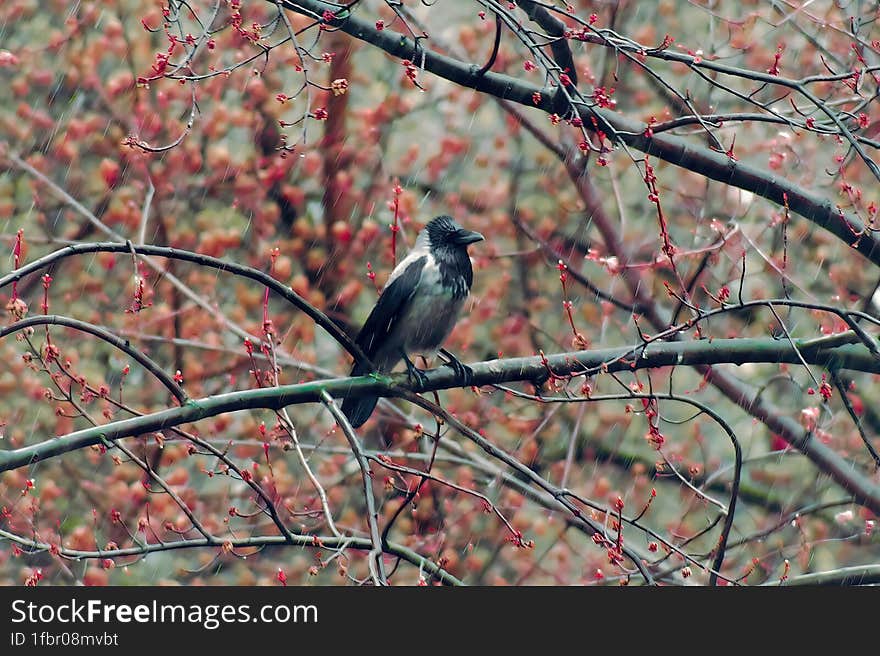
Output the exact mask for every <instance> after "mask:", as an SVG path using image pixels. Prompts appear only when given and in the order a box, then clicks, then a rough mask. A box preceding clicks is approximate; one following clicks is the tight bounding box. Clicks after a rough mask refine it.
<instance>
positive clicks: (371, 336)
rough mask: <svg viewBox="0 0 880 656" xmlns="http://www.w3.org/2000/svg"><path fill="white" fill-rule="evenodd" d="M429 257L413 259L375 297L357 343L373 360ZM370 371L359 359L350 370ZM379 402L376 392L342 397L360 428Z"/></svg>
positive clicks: (359, 373) (350, 418) (357, 373)
mask: <svg viewBox="0 0 880 656" xmlns="http://www.w3.org/2000/svg"><path fill="white" fill-rule="evenodd" d="M427 261H428V257H427V256H426V255H423V256H422V257H420V258H418V259H416V260H414V261H412V262H410V263H409V264H408V265H407V266H406V269H404V270H403V273H401V274H400V275H399V276H397V277H396V278H395V279H394V280H392V281H391V284H390V285H388V286H387V287H385V289H384V290H382V295H381V296H379V300H378V301H376V305H375V306H374V307H373V311H372V312H370V316H369V317H367V320H366V321H365V322H364V327H363V328H361V331H360V332H359V333H358V336H357V339H356V340H355V341H356V342H357V345H358V346H360V347H361V350H362V351H363V352H364V353H365V354H366V355H367V357H369V358H370V359H371V360H372V359H373V358H374V357H375V356H376V353H377V352H378V351H379V349H380V348H382V346H383V345H384V344H385V341H386V340H387V339H388V336H389V334H390V333H391V328H392V326H393V325H394V322H395V321H397V319H398V317H400V316H401V314H402V313H403V312H404V310H405V309H406V305H407V303H408V302H409V299H410V298H411V297H412V295H413V294H414V293H415V291H416V289H418V286H419V279H420V278H421V277H422V269H424V268H425V262H427ZM368 373H370V368H369V367H368V366H367V365H365V364H363V363H360V362H355V364H354V367H353V368H352V370H351V375H352V376H363V375H365V374H368ZM378 402H379V397H377V396H361V397H359V398H354V397H347V398H345V399H343V401H342V412H344V413H345V416H346V417H348V421H349V423H350V424H351V425H352V426H353V427H354V428H357V427H358V426H361V425H362V424H363V423H364V422H365V421H367V419H369V418H370V415H371V414H373V408H375V407H376V403H378Z"/></svg>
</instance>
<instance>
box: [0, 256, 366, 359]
mask: <svg viewBox="0 0 880 656" xmlns="http://www.w3.org/2000/svg"><path fill="white" fill-rule="evenodd" d="M86 253H136V254H138V255H153V256H156V257H165V258H168V259H172V260H182V261H184V262H192V263H194V264H199V265H201V266H207V267H211V268H212V269H217V270H219V271H225V272H227V273H232V274H235V275H237V276H241V277H243V278H248V279H250V280H253V281H255V282H258V283H260V284H262V285H265V286H266V287H268V288H269V289H271V290H272V291H273V292H275V293H276V294H278V295H279V296H281V297H282V298H283V299H284V300H286V301H288V302H289V303H291V304H292V305H294V306H295V307H297V308H298V309H300V310H302V312H303V313H305V314H306V315H308V316H309V317H310V318H311V319H312V320H313V321H314V322H315V323H316V324H318V325H319V326H321V328H323V329H324V330H326V331H327V332H328V333H329V334H330V336H331V337H333V339H335V340H336V341H337V342H339V344H340V345H341V346H342V347H343V348H344V349H345V350H346V351H348V352H349V353H350V354H351V355H352V356H354V358H355V359H356V360H358V361H366V362H369V359H368V358H367V357H366V355H364V352H363V351H362V350H361V349H360V347H358V345H357V344H355V343H354V340H352V339H351V338H350V337H349V336H348V335H347V334H346V333H345V331H343V330H342V328H340V327H339V326H338V325H337V324H336V323H335V322H334V321H333V320H332V319H331V318H330V317H328V316H327V315H326V314H324V313H323V312H321V311H320V310H319V309H318V308H316V307H315V306H313V305H312V304H311V303H309V302H308V301H307V300H306V299H304V298H303V297H302V296H300V295H299V294H297V293H296V292H295V291H293V289H291V288H290V287H288V286H287V285H284V284H282V283H281V282H279V281H278V280H276V279H275V278H273V277H272V276H270V275H269V274H267V273H263V272H262V271H259V270H258V269H254V268H252V267H249V266H245V265H243V264H236V263H235V262H229V261H226V260H221V259H219V258H216V257H211V256H210V255H202V254H200V253H193V252H191V251H185V250H181V249H179V248H171V247H167V246H151V245H135V244H132V243H131V242H128V243H118V242H95V243H91V244H71V245H69V246H66V247H64V248H61V249H59V250H57V251H54V252H52V253H49V254H48V255H45V256H44V257H41V258H40V259H38V260H34V261H33V262H30V263H28V264H26V265H24V266H22V267H20V268H18V269H16V270H15V271H12V272H11V273H7V274H6V275H5V276H3V277H0V288H3V287H5V286H6V285H9V284H11V283H13V282H17V281H19V280H21V279H22V278H24V277H25V276H27V275H29V274H31V273H34V272H36V271H39V270H41V269H44V268H46V267H48V266H49V265H51V264H54V263H55V262H58V261H61V260H64V259H66V258H68V257H73V256H75V255H84V254H86Z"/></svg>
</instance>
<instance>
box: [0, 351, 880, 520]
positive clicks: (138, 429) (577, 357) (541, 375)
mask: <svg viewBox="0 0 880 656" xmlns="http://www.w3.org/2000/svg"><path fill="white" fill-rule="evenodd" d="M815 344H816V343H815V342H813V345H811V344H810V343H809V342H807V341H800V342H799V341H797V340H796V341H795V346H797V347H798V349H795V348H794V347H793V346H792V344H791V343H790V342H788V341H787V340H773V339H746V338H743V339H716V340H711V341H709V340H700V341H693V342H671V343H667V342H656V343H652V344H647V345H640V346H637V347H634V348H616V349H602V350H596V351H576V352H571V353H560V354H557V355H552V356H535V357H528V358H509V359H504V360H490V361H488V362H481V363H476V364H474V365H473V367H472V368H473V372H474V385H476V386H482V385H493V384H499V383H505V382H514V381H530V382H536V381H543V380H546V379H547V378H548V377H549V376H550V375H551V374H552V375H553V376H556V377H566V376H569V375H580V374H582V373H583V372H586V371H592V372H595V373H599V372H616V371H621V372H622V371H633V370H635V369H646V368H656V367H666V366H676V365H683V366H697V365H713V364H714V365H717V364H724V363H731V364H744V363H760V362H765V363H780V362H787V363H791V364H800V363H801V361H802V360H801V358H803V360H804V361H806V362H807V363H809V364H816V365H820V366H827V367H831V368H835V369H855V370H859V371H867V372H871V373H880V361H878V360H876V359H875V358H874V357H873V355H872V354H871V353H870V351H869V350H868V349H867V348H866V347H864V346H863V345H861V344H846V345H843V346H838V347H835V348H822V347H821V345H820V346H816V345H815ZM820 344H821V342H820ZM798 351H799V353H798ZM426 376H427V383H426V384H425V385H424V386H423V387H421V388H419V389H418V390H416V389H415V388H414V387H413V386H412V385H410V383H409V380H408V377H407V375H406V374H405V373H400V374H394V375H391V376H378V375H376V376H360V377H357V378H336V379H330V380H321V381H315V382H310V383H300V384H297V385H282V386H279V387H273V388H264V389H254V390H244V391H240V392H230V393H227V394H219V395H216V396H211V397H207V398H203V399H199V400H190V401H188V402H187V403H186V404H185V405H183V406H182V407H179V408H171V409H168V410H162V411H159V412H155V413H152V414H148V415H144V416H140V417H132V418H129V419H123V420H120V421H116V422H113V423H110V424H105V425H103V426H97V427H92V428H87V429H84V430H80V431H77V432H74V433H70V434H68V435H65V436H63V437H58V438H55V439H52V440H48V441H45V442H41V443H40V444H36V445H32V446H27V447H22V448H20V449H16V450H10V451H0V472H2V471H7V470H10V469H15V468H18V467H23V466H27V465H29V464H31V463H33V462H37V461H40V460H45V459H47V458H52V457H55V456H59V455H63V454H65V453H68V452H70V451H74V450H76V449H80V448H83V447H87V446H91V445H94V444H98V443H102V442H104V441H113V440H117V439H121V438H124V437H129V436H132V435H140V434H143V433H148V432H153V431H161V430H163V429H167V428H170V427H174V426H180V425H182V424H187V423H191V422H195V421H199V420H201V419H205V418H208V417H214V416H217V415H220V414H223V413H226V412H235V411H240V410H245V409H252V408H269V409H273V410H277V409H279V408H283V407H286V406H289V405H296V404H303V403H318V402H322V394H323V393H324V392H326V393H327V394H329V395H330V396H332V397H333V398H343V397H346V396H365V395H372V396H400V395H401V394H405V393H406V392H411V391H421V392H424V391H433V390H441V389H449V388H452V387H457V386H458V385H459V381H458V378H457V377H456V375H455V372H453V371H452V370H451V369H450V368H449V367H439V368H437V369H432V370H430V371H428V372H426ZM725 392H726V393H728V394H729V395H730V396H731V397H732V398H736V399H739V404H740V405H741V406H742V407H744V408H745V409H747V410H749V411H750V412H753V413H754V412H758V413H759V414H760V415H761V417H760V418H761V419H762V420H765V421H766V423H767V425H768V426H769V427H770V428H771V430H777V429H778V430H783V429H785V430H791V431H795V432H796V434H797V435H800V436H801V437H800V439H797V440H795V441H793V442H792V444H793V445H794V446H795V447H796V448H798V449H799V450H801V451H802V452H803V453H804V454H806V455H807V456H809V457H810V458H811V459H812V460H813V461H814V462H816V463H817V464H819V465H820V466H821V467H822V468H823V471H826V472H828V473H829V475H831V476H832V478H834V480H835V481H836V482H837V483H838V484H839V485H840V486H841V487H843V488H844V489H846V490H847V491H848V492H850V493H851V494H852V495H853V496H854V498H855V500H856V501H857V502H858V503H860V504H863V505H865V506H867V507H869V508H871V509H872V510H874V511H875V512H880V488H878V486H877V485H876V484H875V483H873V482H872V481H871V480H869V479H868V478H867V477H865V476H863V475H862V474H860V473H859V472H858V471H856V470H855V469H854V468H853V465H852V463H850V462H848V461H846V460H844V459H843V458H841V457H840V456H839V455H837V454H836V453H835V452H834V451H833V450H831V449H829V448H828V447H827V446H825V445H824V444H822V443H821V442H819V441H818V440H817V439H815V438H814V437H813V436H812V434H811V433H804V432H803V431H802V430H800V427H799V426H798V424H797V422H795V421H794V420H793V419H790V418H787V417H785V416H784V414H783V413H782V412H781V411H779V410H777V409H776V408H773V407H771V406H769V405H767V404H765V403H763V401H760V400H759V399H757V398H756V397H755V396H754V394H753V393H752V391H751V389H750V388H747V387H746V386H745V385H742V386H741V388H737V389H729V390H725Z"/></svg>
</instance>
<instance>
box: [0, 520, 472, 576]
mask: <svg viewBox="0 0 880 656" xmlns="http://www.w3.org/2000/svg"><path fill="white" fill-rule="evenodd" d="M0 537H2V538H4V539H6V540H10V541H12V542H16V543H17V544H20V545H21V546H22V547H26V548H28V549H30V550H32V551H51V550H53V548H54V547H55V546H56V545H51V544H47V543H43V542H37V541H35V540H28V539H26V538H22V537H20V536H18V535H15V534H14V533H10V532H8V531H4V530H2V529H0ZM293 538H294V541H293V544H295V545H298V546H301V547H317V548H326V549H335V548H340V549H343V548H346V547H353V548H354V549H360V550H362V551H369V550H370V549H371V548H372V543H371V542H370V540H369V538H356V537H346V536H342V537H338V538H337V537H335V536H316V535H295V536H293ZM224 544H225V545H227V546H232V547H233V548H246V547H261V546H268V545H277V546H284V545H287V544H290V541H289V540H288V539H287V538H286V537H284V536H281V535H260V536H255V537H250V538H235V539H231V540H220V539H214V540H208V539H206V538H199V539H193V540H179V541H177V542H160V543H152V544H145V545H143V546H137V547H124V548H121V549H113V550H103V551H83V550H80V549H68V548H67V547H58V549H57V552H58V554H59V555H60V556H62V557H65V558H74V559H79V558H101V559H103V558H121V557H126V556H143V555H144V554H148V553H152V552H155V551H175V550H177V549H197V548H199V547H212V546H213V547H218V548H223V546H224ZM384 549H385V552H386V553H389V554H392V555H394V556H398V557H400V558H402V559H403V560H406V561H407V562H409V563H411V564H412V565H414V566H416V567H420V568H422V569H423V570H425V571H427V572H430V573H431V574H432V575H433V576H436V577H437V579H438V580H439V581H441V582H442V583H444V584H446V585H464V583H462V582H461V581H460V580H459V579H458V578H456V577H455V576H453V575H452V574H450V573H449V572H447V571H446V570H445V569H443V568H442V567H440V566H439V565H437V564H436V563H434V562H433V561H431V560H428V559H427V558H425V557H424V556H422V555H421V554H419V553H417V552H415V551H413V550H412V549H409V548H408V547H405V546H403V545H400V544H396V543H394V542H387V543H385V545H384Z"/></svg>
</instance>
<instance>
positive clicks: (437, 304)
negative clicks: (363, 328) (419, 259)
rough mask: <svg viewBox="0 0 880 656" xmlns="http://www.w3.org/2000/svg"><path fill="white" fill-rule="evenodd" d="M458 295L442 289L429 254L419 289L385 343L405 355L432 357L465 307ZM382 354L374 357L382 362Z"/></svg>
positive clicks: (435, 266) (397, 320)
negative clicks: (403, 352)
mask: <svg viewBox="0 0 880 656" xmlns="http://www.w3.org/2000/svg"><path fill="white" fill-rule="evenodd" d="M460 292H461V290H460V289H450V288H448V287H444V285H443V284H442V278H441V275H440V269H439V267H438V266H437V262H436V261H435V260H434V258H433V257H432V256H430V255H429V256H428V260H427V261H426V263H425V266H424V268H423V269H422V273H421V276H420V278H419V283H418V287H417V288H416V290H415V292H414V293H413V295H412V296H411V297H410V299H409V301H408V302H407V304H406V307H405V308H404V309H403V310H402V312H401V314H400V315H399V316H398V318H397V319H396V320H395V322H394V325H393V326H391V334H390V335H389V339H388V340H387V343H388V344H397V345H400V344H403V347H404V349H405V350H406V351H407V353H410V354H413V355H425V356H431V355H433V354H434V353H435V352H436V351H437V349H438V348H439V347H440V346H441V345H442V344H443V341H444V340H445V339H446V338H447V337H448V336H449V333H450V332H452V329H453V328H454V327H455V323H456V321H457V320H458V315H459V313H460V312H461V308H462V306H463V305H464V297H463V296H462V295H461V293H460ZM465 294H466V292H465ZM383 355H385V354H377V357H378V359H379V360H382V359H384V358H383V357H382V356H383ZM387 355H388V358H389V359H390V358H393V357H394V354H391V353H389V354H387ZM395 361H396V359H395ZM379 364H380V363H379V362H377V365H379ZM380 366H381V365H380Z"/></svg>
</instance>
